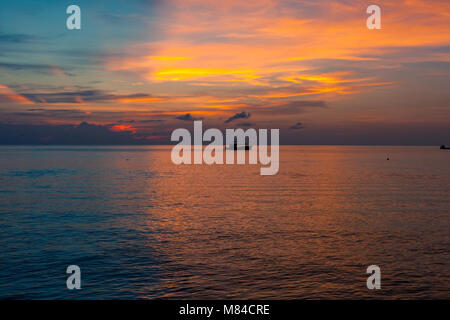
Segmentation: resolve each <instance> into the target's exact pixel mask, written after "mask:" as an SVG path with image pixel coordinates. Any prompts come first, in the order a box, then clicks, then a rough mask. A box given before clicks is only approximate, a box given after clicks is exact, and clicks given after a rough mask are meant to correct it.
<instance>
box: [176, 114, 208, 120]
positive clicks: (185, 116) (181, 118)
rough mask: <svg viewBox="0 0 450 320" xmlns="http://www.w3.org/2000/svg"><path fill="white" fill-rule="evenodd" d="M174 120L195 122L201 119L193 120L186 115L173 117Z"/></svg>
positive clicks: (190, 116) (189, 115)
mask: <svg viewBox="0 0 450 320" xmlns="http://www.w3.org/2000/svg"><path fill="white" fill-rule="evenodd" d="M175 119H178V120H183V121H195V120H201V119H203V118H194V117H193V116H192V115H191V114H190V113H186V114H184V115H181V116H178V117H175Z"/></svg>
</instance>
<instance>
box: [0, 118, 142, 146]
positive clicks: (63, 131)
mask: <svg viewBox="0 0 450 320" xmlns="http://www.w3.org/2000/svg"><path fill="white" fill-rule="evenodd" d="M0 144H9V145H12V144H18V145H23V144H28V145H30V144H31V145H35V144H46V145H50V144H51V145H114V144H142V142H140V140H139V139H136V137H135V136H134V135H133V134H132V132H130V131H120V132H114V131H112V130H111V129H110V128H109V126H101V125H94V124H89V123H86V122H82V123H80V124H79V125H77V126H76V125H75V126H74V125H17V124H16V125H14V124H0Z"/></svg>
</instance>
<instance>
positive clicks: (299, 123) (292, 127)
mask: <svg viewBox="0 0 450 320" xmlns="http://www.w3.org/2000/svg"><path fill="white" fill-rule="evenodd" d="M303 128H304V126H303V124H302V123H301V122H297V123H296V124H294V125H293V126H290V127H289V129H292V130H299V129H303Z"/></svg>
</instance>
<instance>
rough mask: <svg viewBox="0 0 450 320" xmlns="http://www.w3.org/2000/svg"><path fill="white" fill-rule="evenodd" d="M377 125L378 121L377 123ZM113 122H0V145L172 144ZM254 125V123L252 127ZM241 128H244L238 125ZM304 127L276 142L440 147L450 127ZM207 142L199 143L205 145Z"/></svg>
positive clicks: (166, 136) (164, 136) (449, 137)
mask: <svg viewBox="0 0 450 320" xmlns="http://www.w3.org/2000/svg"><path fill="white" fill-rule="evenodd" d="M380 126H381V124H380ZM116 127H117V126H116V125H114V124H111V125H96V124H89V123H87V122H82V123H80V124H78V125H77V124H64V125H50V124H41V125H34V124H33V125H31V124H1V123H0V145H44V146H45V145H92V146H101V145H117V146H118V145H174V144H176V143H175V142H171V141H170V134H171V132H172V129H173V128H169V127H168V128H167V129H166V131H164V132H162V131H161V132H158V133H156V134H155V133H153V132H152V133H149V134H142V133H136V132H135V131H131V130H127V129H126V128H125V129H122V130H121V129H120V128H119V129H117V128H116ZM180 127H183V128H186V129H188V130H190V131H191V130H192V122H186V123H182V124H180ZM239 127H241V126H239V125H234V124H232V125H229V126H226V127H224V128H222V129H223V130H225V128H239ZM254 127H255V128H257V127H258V126H254ZM241 128H242V129H244V130H246V129H248V127H247V128H245V127H241ZM337 131H338V130H333V129H323V130H318V129H316V128H311V129H309V128H306V129H302V130H291V129H289V128H280V145H360V146H365V145H367V146H377V145H379V146H440V145H443V144H445V145H449V144H450V129H449V128H440V127H438V126H435V127H433V128H427V129H426V130H425V129H423V130H421V132H419V133H420V134H418V133H417V130H415V131H413V130H408V128H405V129H401V128H400V129H395V128H381V129H379V130H376V129H374V128H372V127H366V128H359V130H356V132H355V133H353V131H355V129H354V128H352V127H349V132H348V133H343V132H342V130H339V131H338V132H337ZM207 144H209V143H205V142H204V143H203V145H207Z"/></svg>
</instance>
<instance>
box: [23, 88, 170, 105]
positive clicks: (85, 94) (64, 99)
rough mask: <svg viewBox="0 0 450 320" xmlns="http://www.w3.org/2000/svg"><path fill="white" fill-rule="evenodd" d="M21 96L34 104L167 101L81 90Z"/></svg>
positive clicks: (150, 96)
mask: <svg viewBox="0 0 450 320" xmlns="http://www.w3.org/2000/svg"><path fill="white" fill-rule="evenodd" d="M22 96H24V97H25V98H27V99H28V100H31V101H33V102H35V103H83V102H101V101H117V102H124V103H129V102H156V101H162V100H167V99H168V98H165V97H155V96H152V95H150V94H146V93H135V94H128V95H119V94H112V93H108V92H105V91H102V90H81V91H69V92H53V93H23V94H22Z"/></svg>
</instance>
